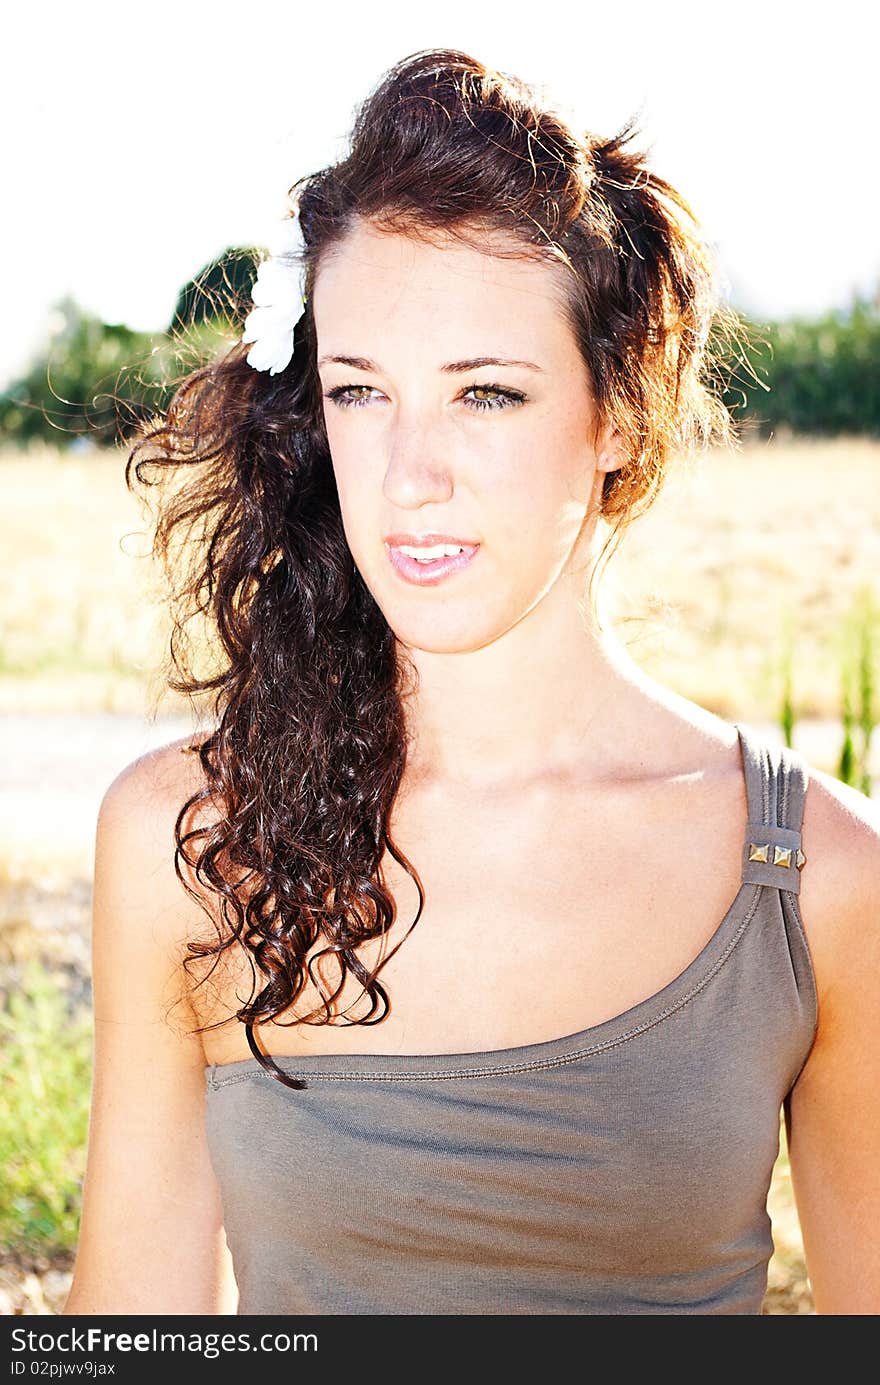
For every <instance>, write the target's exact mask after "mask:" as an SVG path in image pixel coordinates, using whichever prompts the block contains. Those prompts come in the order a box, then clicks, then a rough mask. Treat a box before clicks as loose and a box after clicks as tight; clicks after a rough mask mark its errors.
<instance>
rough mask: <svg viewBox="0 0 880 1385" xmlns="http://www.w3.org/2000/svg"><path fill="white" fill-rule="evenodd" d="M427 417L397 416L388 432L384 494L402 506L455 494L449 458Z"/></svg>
mask: <svg viewBox="0 0 880 1385" xmlns="http://www.w3.org/2000/svg"><path fill="white" fill-rule="evenodd" d="M441 431H442V430H440V429H438V428H436V427H433V426H432V425H431V423H430V422H429V421H427V420H424V419H416V418H412V417H410V418H407V419H398V420H397V421H396V422H395V423H394V425H393V426H392V428H391V430H390V432H389V435H388V455H387V462H386V467H385V483H384V493H385V496H386V498H387V499H388V500H390V501H391V502H392V503H394V504H395V505H399V506H400V507H401V508H402V509H407V508H410V507H412V506H415V505H420V504H424V503H426V502H427V501H434V500H443V499H446V498H447V497H448V496H450V495H451V494H452V489H453V480H452V469H451V466H450V464H449V459H448V458H447V457H445V456H444V452H443V445H442V440H441V437H440V433H441Z"/></svg>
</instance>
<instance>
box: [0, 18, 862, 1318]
mask: <svg viewBox="0 0 880 1385" xmlns="http://www.w3.org/2000/svg"><path fill="white" fill-rule="evenodd" d="M6 27H7V32H9V31H10V29H11V34H10V44H9V48H8V52H9V53H10V55H12V56H11V58H10V60H9V62H8V64H7V73H6V76H5V79H4V83H3V88H2V91H0V108H2V115H3V128H4V130H5V132H6V140H5V154H6V158H5V166H6V168H7V201H6V206H7V212H6V218H5V225H4V236H5V257H6V263H7V266H8V267H9V270H10V273H9V274H7V284H6V289H5V306H6V313H5V321H6V323H7V326H6V329H5V330H4V332H3V333H2V334H0V429H2V435H3V441H2V448H0V481H2V486H3V496H4V504H3V506H2V510H0V539H2V544H3V553H4V557H5V561H4V563H3V565H2V568H0V709H2V721H0V1056H2V1067H0V1314H3V1315H5V1314H51V1313H55V1312H57V1311H58V1310H59V1308H60V1306H61V1304H62V1303H63V1299H64V1296H65V1294H66V1291H67V1286H68V1284H69V1280H70V1266H71V1260H72V1252H73V1249H74V1247H75V1244H76V1236H77V1228H78V1216H79V1196H80V1180H81V1177H82V1168H83V1155H84V1148H85V1136H86V1120H87V1112H88V1097H89V1078H90V1062H91V1031H90V1019H89V998H90V990H89V925H90V895H91V873H92V865H93V845H94V828H95V818H96V814H97V809H98V805H99V803H100V799H101V796H102V794H103V792H104V790H105V789H106V788H107V786H108V784H109V783H110V781H111V779H112V778H113V777H114V776H115V775H116V773H118V771H119V770H120V769H122V768H123V766H124V765H125V764H127V763H128V762H129V761H130V760H132V759H133V758H135V757H136V756H137V755H139V754H141V753H142V752H143V751H144V750H146V749H148V748H149V747H150V746H152V745H154V744H159V743H161V742H163V741H166V740H169V739H172V738H173V737H175V736H178V735H182V734H184V733H185V732H187V731H189V730H190V728H191V726H192V725H193V721H192V715H191V712H190V709H189V708H188V706H186V705H184V704H183V703H181V702H178V701H177V700H176V698H175V695H174V694H171V693H169V692H163V687H162V677H161V663H162V659H163V655H164V648H165V641H166V639H167V633H168V632H167V624H166V612H165V609H164V606H163V592H162V589H161V584H160V582H159V580H158V576H157V574H156V573H155V572H154V571H153V569H152V566H151V560H150V558H149V527H148V520H147V517H146V516H145V514H144V512H143V511H142V510H141V508H140V506H139V504H138V502H137V501H136V500H135V499H134V498H133V497H132V495H131V494H130V493H129V492H128V490H127V488H126V486H125V482H124V477H123V472H124V466H125V460H126V457H127V444H128V445H130V441H131V439H132V438H133V436H134V432H135V430H136V428H137V426H138V424H139V423H140V422H142V421H143V420H145V419H147V418H148V417H150V416H151V415H152V414H154V413H155V412H156V411H160V410H161V409H162V408H163V407H164V404H165V403H166V402H167V399H168V397H169V390H170V380H171V378H172V377H173V376H174V374H175V373H177V374H180V373H182V371H183V370H184V369H186V368H187V365H188V364H191V363H193V362H195V360H196V359H197V358H199V359H200V358H204V357H205V356H206V355H208V356H209V355H210V354H211V353H212V352H214V351H217V350H222V349H223V347H224V345H225V344H227V343H228V342H230V341H232V340H234V339H235V336H236V335H237V334H238V333H239V332H240V330H241V328H240V311H241V305H242V304H243V303H245V301H246V298H247V293H248V290H249V286H250V283H251V281H252V278H253V272H254V262H255V257H256V256H258V254H259V253H260V251H261V248H262V247H263V246H264V245H265V244H266V240H267V237H268V234H269V228H270V227H271V226H272V225H273V224H274V223H275V222H277V219H278V218H279V217H280V216H281V214H282V212H283V210H284V199H285V194H286V192H287V189H288V188H289V186H290V185H291V184H292V183H293V181H294V180H295V179H296V178H298V177H300V176H301V175H302V174H303V173H306V172H309V171H311V170H313V169H316V168H318V167H321V166H323V165H324V164H326V163H327V162H329V161H331V160H333V159H335V158H337V157H339V155H340V154H341V153H342V152H343V150H344V147H345V142H346V138H347V135H348V132H349V129H350V125H351V121H352V118H353V115H354V111H355V108H356V106H357V105H358V104H359V102H360V101H361V100H363V98H364V97H365V96H366V95H367V94H368V92H369V91H370V89H371V88H372V87H373V86H374V85H375V83H376V82H377V81H378V80H379V78H380V76H381V75H382V73H383V72H384V71H385V69H386V68H387V67H389V66H390V65H391V64H392V63H394V62H396V61H397V60H399V59H400V58H402V57H404V56H405V55H407V54H409V53H412V52H415V51H417V50H419V49H422V48H427V47H435V46H441V45H442V46H448V47H457V48H463V49H465V50H466V51H468V52H469V53H471V54H472V55H473V56H475V57H477V58H480V59H481V60H483V61H484V62H486V63H488V64H490V65H491V66H494V67H497V68H500V69H501V70H502V71H506V72H509V73H513V74H516V75H518V76H521V77H523V78H525V79H526V80H527V81H529V82H531V83H533V84H534V85H535V86H537V87H538V88H539V89H540V90H542V91H543V92H544V94H545V95H547V96H548V97H549V99H551V100H552V102H553V103H554V104H555V105H556V107H557V108H558V109H560V110H562V111H563V112H564V113H565V114H567V115H568V116H569V117H570V118H571V119H572V120H573V121H574V123H575V124H576V125H577V126H578V127H579V128H582V129H584V130H593V131H596V132H598V133H601V134H605V135H607V134H610V133H613V131H614V130H616V129H617V128H619V126H620V125H622V124H623V122H624V121H625V120H626V119H627V118H628V117H629V116H630V115H633V114H635V115H637V117H638V124H639V128H640V129H641V131H642V133H643V137H642V140H641V147H642V148H644V149H645V150H646V151H647V152H648V154H649V162H650V164H651V166H652V167H653V168H654V169H655V170H656V171H657V172H658V173H660V174H662V175H663V176H664V177H666V178H668V179H669V180H670V181H672V182H673V183H675V184H676V185H677V186H678V187H679V188H680V189H681V191H682V192H683V193H684V195H685V196H686V197H687V198H688V200H689V201H690V202H691V205H692V206H693V207H694V209H695V211H696V212H697V214H698V216H699V217H700V219H701V221H702V224H703V227H704V230H705V232H706V234H707V236H708V238H709V240H710V241H711V242H712V244H713V245H714V246H715V248H716V251H717V254H718V259H719V264H720V267H721V270H722V275H723V280H724V293H725V297H726V299H727V301H728V302H729V304H730V305H731V306H732V307H733V308H734V309H735V310H736V312H737V313H738V314H739V315H740V317H741V319H742V322H743V325H744V327H746V328H747V329H748V340H749V341H750V343H751V344H750V346H749V347H748V350H747V351H746V353H745V359H744V360H743V363H742V368H741V369H740V370H739V371H738V372H737V374H736V378H735V379H733V380H732V381H731V383H730V387H729V389H728V392H727V394H726V396H725V397H726V400H727V402H728V404H729V406H730V408H731V410H732V412H733V413H734V416H735V417H736V418H737V419H738V420H739V422H740V424H741V436H742V440H743V442H742V447H741V449H739V450H738V451H735V452H720V451H712V452H710V453H708V454H705V455H703V456H700V457H699V458H698V459H697V460H696V462H684V461H683V463H682V465H681V466H680V467H677V468H673V472H672V474H671V475H670V480H669V482H668V484H667V486H666V489H665V490H664V491H663V492H662V493H661V496H660V499H659V500H658V501H657V503H656V505H655V507H654V508H653V509H652V510H651V512H650V513H649V514H648V515H647V516H646V517H645V518H644V519H643V520H641V521H639V522H638V523H637V524H636V525H635V526H634V528H633V530H632V531H631V532H630V534H629V535H628V536H627V538H626V540H625V542H624V544H623V545H622V547H621V549H620V551H619V553H618V554H617V555H616V556H615V557H614V559H613V560H612V563H611V565H610V567H609V568H608V571H607V573H606V576H605V578H604V580H603V585H604V587H605V588H606V589H607V590H608V591H609V593H610V596H609V600H610V602H611V608H612V609H613V611H614V618H615V621H616V622H617V623H618V626H619V631H620V634H621V638H622V639H623V640H625V642H626V643H627V646H628V648H629V649H630V651H631V653H632V654H633V657H634V658H636V659H637V661H639V662H640V663H641V664H643V666H644V667H645V668H646V669H647V670H648V671H649V672H650V673H651V674H652V675H653V676H655V677H657V678H659V679H660V680H661V681H663V682H665V683H667V684H668V685H669V686H671V687H673V688H675V689H676V690H678V691H679V692H681V693H682V694H683V695H684V696H686V697H689V698H691V699H693V700H694V701H696V702H698V703H700V704H701V705H703V706H705V707H708V708H710V709H711V710H713V711H715V712H716V713H718V714H719V715H720V716H723V717H726V718H728V719H730V720H733V719H737V720H745V721H747V722H749V723H750V724H752V725H753V726H755V727H756V729H759V730H760V731H761V732H763V733H764V734H766V735H768V736H771V737H774V738H777V739H778V740H779V741H780V742H785V743H786V744H789V745H793V746H795V747H796V748H797V749H800V750H802V751H803V752H804V753H805V754H806V755H807V756H808V758H809V759H810V760H811V762H812V763H813V764H815V765H816V766H817V767H818V768H820V769H823V770H825V771H826V772H829V773H832V774H835V775H837V776H838V777H840V778H841V779H843V780H844V781H845V782H847V783H850V784H853V785H855V786H856V787H857V788H859V789H860V790H861V791H862V792H863V793H866V794H871V793H872V789H873V785H874V783H875V782H876V777H877V774H878V772H880V759H878V751H877V740H876V739H874V738H873V731H874V723H875V720H876V700H875V686H876V678H877V662H878V655H877V649H878V631H880V484H878V474H880V389H878V362H880V242H878V238H877V226H878V224H880V206H878V201H880V194H878V180H877V178H876V176H874V175H873V173H872V169H873V167H874V161H875V143H876V136H877V128H876V119H875V105H874V102H873V93H874V89H875V85H876V74H875V63H876V53H877V38H878V33H877V27H878V20H877V11H876V8H873V7H864V6H862V5H860V4H856V3H850V0H842V2H840V3H838V4H837V5H836V6H835V7H834V13H833V23H829V22H828V19H827V16H823V17H822V23H821V25H820V22H819V19H818V18H817V17H814V16H811V15H810V13H809V12H808V11H805V10H804V9H803V8H802V7H801V6H798V5H795V4H793V3H792V4H788V3H777V4H775V5H772V6H768V5H766V4H758V3H753V2H752V0H745V3H740V4H738V5H737V6H736V7H735V8H734V9H732V10H731V9H727V10H721V9H718V8H717V7H716V8H715V9H712V8H709V9H707V8H706V7H705V6H698V5H697V4H689V3H677V2H676V0H670V3H669V4H667V5H664V6H657V5H653V4H650V3H647V2H646V0H632V3H631V4H629V5H628V6H627V7H626V10H625V12H624V11H621V10H620V9H619V8H618V9H615V8H614V7H607V6H603V7H596V8H595V9H594V10H593V9H591V8H590V7H586V6H584V5H582V4H579V5H573V4H561V5H557V6H556V7H555V8H553V9H552V10H548V11H544V12H541V18H540V22H539V20H538V18H537V16H536V11H535V9H534V7H533V6H531V5H527V4H524V3H519V0H508V3H507V4H506V5H505V6H504V7H503V8H501V9H492V10H489V9H486V10H480V9H479V8H478V7H475V6H473V5H472V4H464V3H460V2H459V0H447V3H445V4H444V5H443V6H442V10H436V11H435V10H434V8H433V7H431V6H423V7H418V8H417V7H410V8H409V9H408V10H401V11H398V10H397V8H396V7H392V6H390V5H388V4H385V3H382V2H381V0H379V3H374V4H373V5H371V6H356V5H352V4H347V3H337V4H336V5H334V6H333V7H331V8H330V9H329V10H326V11H323V10H322V11H321V14H320V15H319V16H317V17H316V16H314V15H310V14H307V13H304V12H303V10H302V8H301V7H296V8H295V7H293V6H291V5H289V4H284V3H270V2H267V0H254V3H252V4H251V5H249V6H247V7H245V8H244V9H243V8H242V7H241V6H240V5H235V6H233V5H231V4H227V3H225V0H214V2H213V3H212V4H210V5H208V4H195V3H192V4H186V3H180V2H179V0H178V3H175V4H168V3H165V0H154V2H153V3H151V4H150V6H149V7H146V8H144V7H140V8H138V9H134V8H126V7H119V6H118V5H116V6H112V7H111V6H110V5H109V4H107V5H104V4H98V3H91V4H88V3H86V4H74V5H72V6H69V7H66V8H65V9H64V10H63V11H57V12H53V14H52V17H51V21H49V20H48V19H47V16H46V15H45V14H44V13H43V12H42V11H41V10H40V9H39V8H37V7H30V8H27V7H18V8H17V11H16V12H15V14H14V15H12V16H11V17H10V18H8V19H7V23H6ZM237 314H238V316H237ZM768 594H772V595H768ZM770 1211H771V1216H772V1220H773V1230H774V1239H775V1244H776V1254H775V1256H774V1259H773V1261H772V1264H771V1270H770V1283H769V1289H768V1294H767V1299H766V1303H765V1312H766V1313H777V1314H782V1313H786V1314H808V1313H811V1312H812V1311H813V1309H812V1300H811V1297H810V1290H809V1284H808V1281H807V1277H806V1272H805V1267H804V1262H803V1255H802V1249H801V1242H800V1234H799V1230H798V1224H797V1216H796V1212H795V1209H794V1206H793V1203H792V1198H791V1192H790V1184H789V1178H788V1165H787V1160H786V1155H785V1148H784V1140H783V1144H782V1148H781V1152H780V1158H779V1161H778V1163H777V1166H776V1171H775V1174H774V1181H773V1189H772V1193H771V1199H770Z"/></svg>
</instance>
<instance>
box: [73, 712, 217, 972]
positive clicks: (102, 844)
mask: <svg viewBox="0 0 880 1385" xmlns="http://www.w3.org/2000/svg"><path fill="white" fill-rule="evenodd" d="M201 739H203V737H202V738H201ZM199 740H200V738H199V737H195V736H192V735H190V736H182V737H179V738H178V739H176V740H173V741H168V742H166V743H164V744H162V745H159V746H156V747H154V748H152V749H150V750H148V751H145V752H144V753H143V754H142V755H139V756H138V757H137V758H136V759H134V760H131V761H130V762H129V763H127V764H126V765H125V766H124V767H123V768H122V769H121V770H119V772H118V773H117V774H116V775H115V777H114V778H113V779H112V780H111V782H110V783H109V784H108V786H107V788H106V789H105V791H104V794H103V797H102V799H101V804H100V807H99V810H98V819H97V828H96V838H95V883H96V888H97V886H98V885H99V884H104V883H105V882H110V881H112V882H113V884H112V888H113V893H114V897H115V898H117V899H118V901H119V902H120V904H122V905H123V906H124V907H125V913H126V915H127V916H130V917H138V916H140V913H141V909H142V907H143V905H144V903H145V902H146V903H147V904H148V907H149V910H150V917H151V932H152V934H153V936H154V938H155V939H156V940H157V941H159V940H161V941H162V944H163V945H164V946H165V947H169V948H173V949H174V950H175V951H176V952H178V953H180V952H182V951H183V950H185V945H186V942H187V941H188V940H189V939H190V938H192V937H193V936H194V934H195V932H196V931H197V930H199V931H200V926H201V927H203V926H204V925H205V923H206V914H205V903H207V900H206V899H205V895H204V891H202V890H200V889H199V888H198V881H197V879H196V877H195V875H194V872H193V871H192V870H191V868H190V867H189V866H188V864H187V862H186V861H185V860H182V859H181V858H180V857H179V855H178V853H177V839H176V835H175V833H176V828H177V827H178V819H179V817H180V813H181V809H183V808H184V807H185V806H186V805H188V804H190V803H191V806H190V807H188V808H187V812H186V813H185V814H184V817H183V820H182V822H181V824H180V826H181V830H182V831H183V832H184V833H186V832H188V831H191V830H193V829H198V828H201V827H206V826H209V825H210V824H211V822H212V821H215V820H216V818H217V815H218V814H217V809H216V807H215V805H214V802H213V800H212V796H211V794H210V791H209V788H208V780H207V775H206V772H205V770H204V767H203V766H202V763H201V760H200V757H199V754H198V745H199ZM178 868H179V869H180V872H181V873H182V874H183V877H184V880H185V881H186V883H187V884H188V885H189V886H190V887H191V889H192V890H193V891H194V894H190V893H188V892H187V890H186V889H185V888H184V885H183V883H182V882H181V879H180V875H179V874H178ZM194 895H195V896H198V897H197V898H196V897H194ZM203 900H204V901H205V903H203V902H202V901H203Z"/></svg>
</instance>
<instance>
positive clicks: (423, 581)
mask: <svg viewBox="0 0 880 1385" xmlns="http://www.w3.org/2000/svg"><path fill="white" fill-rule="evenodd" d="M385 547H386V549H387V550H388V557H389V559H390V561H391V566H392V567H393V568H394V571H395V572H396V573H397V574H398V576H399V577H402V578H403V580H404V581H405V582H412V583H413V584H414V585H415V586H417V587H436V585H437V583H438V582H442V581H443V579H444V578H445V577H449V576H451V575H452V573H453V572H461V571H462V570H463V569H464V568H466V567H467V566H468V564H469V563H471V562H472V561H473V559H474V557H475V556H476V554H477V553H478V552H479V548H480V545H479V544H473V545H471V544H469V545H468V546H467V547H466V548H462V551H461V552H460V553H456V554H454V555H453V556H452V557H443V558H432V559H431V561H430V562H429V563H420V562H419V560H418V558H411V557H410V555H409V554H408V553H403V552H402V551H401V550H400V549H399V548H395V547H394V546H393V545H392V544H387V543H386V545H385Z"/></svg>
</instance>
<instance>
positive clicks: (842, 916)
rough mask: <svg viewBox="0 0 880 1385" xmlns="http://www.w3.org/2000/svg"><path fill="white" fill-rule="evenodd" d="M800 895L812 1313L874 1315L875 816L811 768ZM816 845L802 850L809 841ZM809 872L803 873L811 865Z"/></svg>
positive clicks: (878, 885)
mask: <svg viewBox="0 0 880 1385" xmlns="http://www.w3.org/2000/svg"><path fill="white" fill-rule="evenodd" d="M813 779H814V781H815V782H813V783H811V784H810V787H809V790H808V793H807V801H806V807H805V817H804V850H805V851H806V852H807V853H808V860H809V861H810V863H811V864H812V863H813V862H815V865H816V872H815V886H814V888H812V892H811V895H810V896H808V895H807V880H806V875H805V877H804V882H803V884H802V887H801V897H802V900H801V902H802V910H803V919H804V925H805V927H806V929H807V934H808V940H809V942H810V950H811V953H812V956H813V963H814V970H815V973H816V979H817V985H818V991H819V1028H818V1032H817V1036H816V1041H815V1043H814V1045H813V1049H812V1051H811V1053H810V1056H809V1058H808V1059H807V1062H806V1063H805V1065H804V1068H803V1071H802V1072H801V1074H800V1077H799V1078H798V1081H797V1082H796V1084H795V1086H794V1088H793V1090H792V1093H791V1098H790V1103H789V1109H788V1111H787V1113H786V1114H787V1117H788V1122H787V1124H788V1141H789V1153H790V1159H791V1171H792V1185H793V1188H794V1193H795V1199H796V1202H797V1208H798V1214H799V1217H800V1223H801V1231H802V1234H803V1240H804V1251H805V1255H806V1260H807V1269H808V1272H809V1276H810V1283H811V1285H812V1289H813V1299H814V1302H815V1305H816V1312H817V1313H820V1314H825V1313H832V1314H874V1313H880V812H878V809H877V805H876V804H875V803H874V802H873V801H872V800H871V799H869V798H867V797H866V796H865V795H864V794H859V793H857V792H855V790H853V789H849V788H847V787H845V786H844V785H841V784H840V783H839V782H838V781H837V780H833V779H831V778H830V777H829V776H826V775H823V774H820V773H817V772H815V771H814V774H813ZM808 841H809V842H811V843H812V846H811V847H808V846H807V845H806V843H807V842H808ZM807 868H809V867H807Z"/></svg>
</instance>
